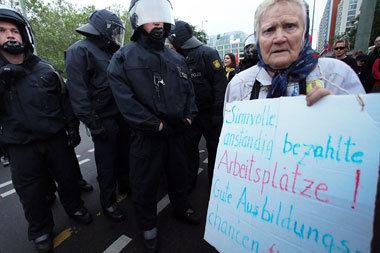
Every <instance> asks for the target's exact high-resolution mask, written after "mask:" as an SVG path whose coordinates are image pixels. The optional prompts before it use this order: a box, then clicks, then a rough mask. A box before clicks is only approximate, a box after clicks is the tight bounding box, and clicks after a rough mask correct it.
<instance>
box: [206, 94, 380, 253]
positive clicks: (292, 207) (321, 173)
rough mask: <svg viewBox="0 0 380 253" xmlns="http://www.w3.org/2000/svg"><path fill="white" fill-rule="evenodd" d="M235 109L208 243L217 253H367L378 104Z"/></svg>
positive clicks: (227, 123)
mask: <svg viewBox="0 0 380 253" xmlns="http://www.w3.org/2000/svg"><path fill="white" fill-rule="evenodd" d="M362 98H363V100H364V103H365V107H364V108H363V109H362V107H361V105H360V104H359V102H358V100H357V97H355V96H353V95H352V96H351V95H350V96H328V97H325V98H323V99H321V100H320V101H318V102H317V103H316V104H315V105H313V106H311V107H307V106H306V101H305V97H282V98H278V99H264V100H253V101H242V102H234V103H230V104H228V105H227V107H226V112H225V115H224V123H223V129H222V133H221V135H220V139H219V146H218V153H217V156H216V162H215V167H214V178H213V183H212V188H211V193H210V201H209V206H208V212H207V219H206V230H205V235H204V238H205V240H206V241H208V242H209V243H210V244H211V245H213V246H214V247H215V248H216V249H217V250H218V251H220V252H273V253H278V252H369V251H370V242H371V239H372V228H373V219H374V206H375V196H376V186H377V182H378V171H379V159H380V103H379V101H380V94H376V95H375V94H372V95H362Z"/></svg>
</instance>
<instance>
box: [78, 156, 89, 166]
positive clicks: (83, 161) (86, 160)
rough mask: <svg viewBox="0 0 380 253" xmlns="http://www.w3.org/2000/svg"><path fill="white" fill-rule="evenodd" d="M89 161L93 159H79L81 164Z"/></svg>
mask: <svg viewBox="0 0 380 253" xmlns="http://www.w3.org/2000/svg"><path fill="white" fill-rule="evenodd" d="M89 161H91V159H88V158H86V159H84V160H82V161H79V165H81V164H84V163H86V162H89Z"/></svg>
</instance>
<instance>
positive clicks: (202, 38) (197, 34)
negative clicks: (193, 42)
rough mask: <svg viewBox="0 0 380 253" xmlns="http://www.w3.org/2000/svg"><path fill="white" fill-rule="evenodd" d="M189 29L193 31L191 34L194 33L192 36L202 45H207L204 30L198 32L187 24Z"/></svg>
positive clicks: (194, 27)
mask: <svg viewBox="0 0 380 253" xmlns="http://www.w3.org/2000/svg"><path fill="white" fill-rule="evenodd" d="M189 25H190V27H191V28H192V29H193V33H194V36H195V37H196V38H197V39H198V40H200V41H201V42H203V43H204V44H207V34H206V32H205V31H204V30H198V28H197V27H196V26H193V25H191V24H189Z"/></svg>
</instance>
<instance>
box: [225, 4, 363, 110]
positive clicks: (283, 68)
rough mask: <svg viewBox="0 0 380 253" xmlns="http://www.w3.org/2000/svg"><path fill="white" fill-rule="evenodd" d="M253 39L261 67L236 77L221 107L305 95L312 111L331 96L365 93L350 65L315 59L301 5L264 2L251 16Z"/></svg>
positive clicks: (316, 55) (307, 21) (307, 19)
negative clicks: (312, 107)
mask: <svg viewBox="0 0 380 253" xmlns="http://www.w3.org/2000/svg"><path fill="white" fill-rule="evenodd" d="M255 33H256V40H257V50H258V55H259V59H260V61H259V63H258V64H257V65H255V66H253V67H251V68H249V69H247V70H245V71H242V72H240V73H239V74H236V75H235V77H234V78H233V79H232V80H231V82H230V83H229V85H228V87H227V90H226V95H225V103H229V102H232V101H240V100H248V99H262V98H275V97H280V96H298V95H301V94H304V95H306V102H307V105H309V106H310V105H312V104H314V103H315V102H317V101H318V100H319V99H321V98H322V97H323V96H326V95H330V94H343V93H351V94H359V93H365V91H364V89H363V87H362V85H361V83H360V80H359V78H358V76H357V75H356V74H355V72H354V71H353V70H352V69H351V68H350V67H349V66H348V65H346V64H345V63H343V62H341V61H339V60H336V59H331V58H318V54H317V53H316V52H315V51H313V49H312V48H311V47H310V39H309V17H308V11H307V6H306V4H305V2H304V1H303V0H264V1H263V2H262V3H261V5H260V6H259V7H258V8H257V10H256V13H255Z"/></svg>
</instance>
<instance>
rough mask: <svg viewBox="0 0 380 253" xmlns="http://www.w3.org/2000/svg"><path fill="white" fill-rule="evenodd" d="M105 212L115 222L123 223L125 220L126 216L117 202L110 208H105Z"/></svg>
mask: <svg viewBox="0 0 380 253" xmlns="http://www.w3.org/2000/svg"><path fill="white" fill-rule="evenodd" d="M103 211H104V213H105V214H106V215H107V216H108V217H110V218H111V219H112V220H114V221H117V222H121V221H123V220H125V215H124V213H123V211H122V210H121V209H120V207H119V205H118V204H117V203H116V202H115V203H113V204H112V205H111V206H110V207H107V208H103Z"/></svg>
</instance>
